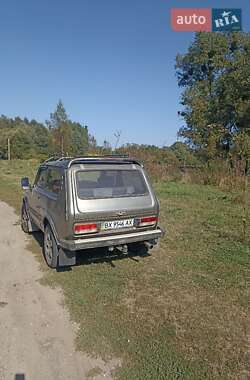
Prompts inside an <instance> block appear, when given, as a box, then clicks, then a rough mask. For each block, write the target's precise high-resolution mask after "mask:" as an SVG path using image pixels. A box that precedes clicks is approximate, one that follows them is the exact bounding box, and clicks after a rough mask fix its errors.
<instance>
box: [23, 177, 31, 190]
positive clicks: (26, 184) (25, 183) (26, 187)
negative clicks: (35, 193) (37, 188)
mask: <svg viewBox="0 0 250 380" xmlns="http://www.w3.org/2000/svg"><path fill="white" fill-rule="evenodd" d="M21 186H22V189H23V190H29V189H30V182H29V178H28V177H24V178H22V179H21Z"/></svg>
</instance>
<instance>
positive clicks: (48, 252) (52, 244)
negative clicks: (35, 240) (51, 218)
mask: <svg viewBox="0 0 250 380" xmlns="http://www.w3.org/2000/svg"><path fill="white" fill-rule="evenodd" d="M43 253H44V258H45V260H46V263H47V264H48V266H49V267H50V268H57V266H58V247H57V244H56V239H55V237H54V234H53V232H52V229H51V227H50V225H49V224H47V225H46V227H45V230H44V239H43Z"/></svg>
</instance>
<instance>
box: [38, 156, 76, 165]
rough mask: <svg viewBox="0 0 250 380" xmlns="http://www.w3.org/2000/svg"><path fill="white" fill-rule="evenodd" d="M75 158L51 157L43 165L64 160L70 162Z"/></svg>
mask: <svg viewBox="0 0 250 380" xmlns="http://www.w3.org/2000/svg"><path fill="white" fill-rule="evenodd" d="M72 158H73V157H69V156H65V157H63V156H51V157H49V158H48V159H47V160H45V161H44V162H43V164H47V163H48V162H51V161H63V160H67V159H68V160H69V159H72Z"/></svg>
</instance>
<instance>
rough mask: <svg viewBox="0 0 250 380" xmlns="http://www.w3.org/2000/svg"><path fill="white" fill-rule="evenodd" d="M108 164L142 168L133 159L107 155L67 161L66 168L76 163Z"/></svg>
mask: <svg viewBox="0 0 250 380" xmlns="http://www.w3.org/2000/svg"><path fill="white" fill-rule="evenodd" d="M105 159H106V161H107V162H108V163H130V164H131V163H132V164H137V165H140V166H143V165H142V164H141V163H140V162H139V161H137V160H135V159H134V158H129V156H128V155H126V156H125V155H107V156H83V157H76V158H73V159H71V160H70V161H69V163H68V165H67V167H68V168H70V167H71V166H72V165H73V164H76V163H83V162H86V163H93V162H96V161H101V160H105Z"/></svg>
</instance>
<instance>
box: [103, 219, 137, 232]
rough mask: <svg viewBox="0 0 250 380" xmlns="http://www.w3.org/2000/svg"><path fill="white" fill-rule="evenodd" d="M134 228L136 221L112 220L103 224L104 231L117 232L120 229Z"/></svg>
mask: <svg viewBox="0 0 250 380" xmlns="http://www.w3.org/2000/svg"><path fill="white" fill-rule="evenodd" d="M133 226H134V219H125V220H111V221H108V222H103V223H102V230H117V229H119V228H129V227H133Z"/></svg>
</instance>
